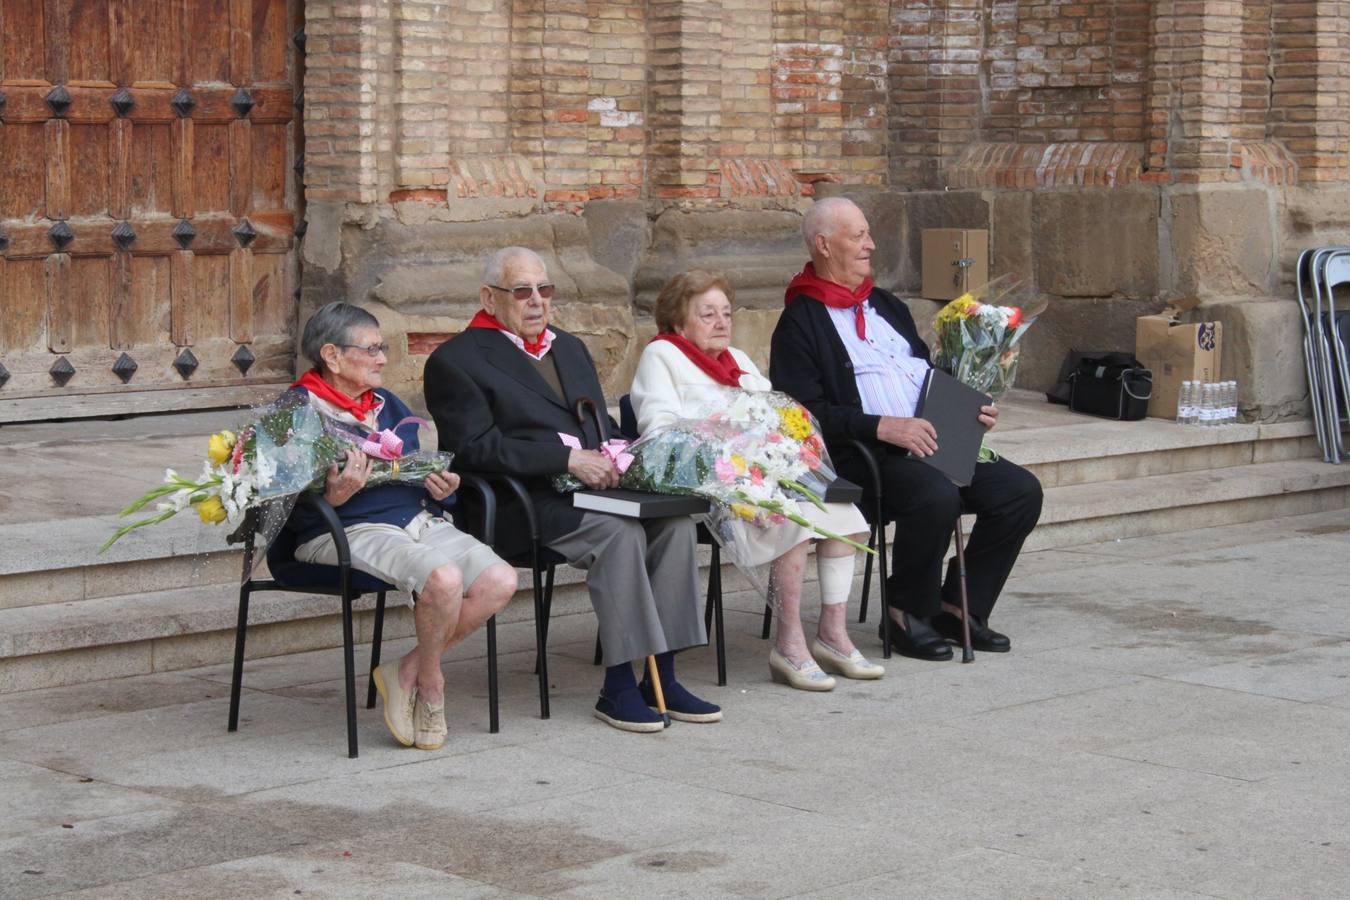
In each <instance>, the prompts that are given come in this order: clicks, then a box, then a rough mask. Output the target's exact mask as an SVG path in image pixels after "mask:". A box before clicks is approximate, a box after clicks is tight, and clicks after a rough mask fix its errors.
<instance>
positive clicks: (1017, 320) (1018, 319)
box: [1008, 306, 1022, 328]
mask: <svg viewBox="0 0 1350 900" xmlns="http://www.w3.org/2000/svg"><path fill="white" fill-rule="evenodd" d="M1021 324H1022V308H1021V307H1020V306H1010V307H1008V327H1009V328H1016V327H1017V326H1018V325H1021Z"/></svg>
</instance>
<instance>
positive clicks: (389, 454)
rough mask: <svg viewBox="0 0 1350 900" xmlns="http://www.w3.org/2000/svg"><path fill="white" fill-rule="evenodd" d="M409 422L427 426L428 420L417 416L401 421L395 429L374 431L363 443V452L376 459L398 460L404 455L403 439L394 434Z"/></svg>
mask: <svg viewBox="0 0 1350 900" xmlns="http://www.w3.org/2000/svg"><path fill="white" fill-rule="evenodd" d="M409 422H416V423H417V424H418V425H426V424H427V420H426V419H419V418H418V417H417V416H407V417H405V418H403V419H400V420H399V421H398V423H397V424H396V425H394V427H393V428H386V429H384V430H383V431H372V432H371V433H370V435H369V436H368V437H367V438H366V439H365V440H364V441H363V442H362V443H361V452H362V453H364V454H365V455H366V456H373V457H375V458H376V459H398V458H399V457H400V456H402V455H403V438H401V437H399V436H398V435H397V434H395V433H394V432H396V431H398V430H399V429H400V428H402V427H403V426H404V425H407V424H408V423H409Z"/></svg>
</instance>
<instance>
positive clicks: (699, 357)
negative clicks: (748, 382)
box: [652, 333, 745, 387]
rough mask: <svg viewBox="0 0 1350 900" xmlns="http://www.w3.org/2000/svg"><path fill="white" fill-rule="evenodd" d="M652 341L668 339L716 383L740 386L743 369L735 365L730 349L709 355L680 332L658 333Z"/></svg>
mask: <svg viewBox="0 0 1350 900" xmlns="http://www.w3.org/2000/svg"><path fill="white" fill-rule="evenodd" d="M652 340H653V341H670V342H671V343H672V344H674V345H675V346H676V347H679V348H680V351H681V352H682V353H683V354H684V355H685V356H687V357H689V361H690V362H691V363H693V364H694V365H696V366H698V367H699V368H700V369H702V370H703V371H704V372H705V373H707V375H708V377H709V378H711V379H712V380H713V381H715V382H717V383H718V384H725V385H726V386H727V387H740V386H741V376H742V375H744V374H745V370H744V369H742V368H741V367H740V366H738V365H736V358H735V357H734V356H732V355H731V351H730V350H723V351H722V352H721V353H719V354H717V355H716V356H709V355H708V354H707V353H704V352H703V351H702V350H700V349H699V348H698V347H697V346H696V345H695V344H694V342H693V341H691V340H689V338H687V337H685V336H684V335H682V334H668V333H662V334H658V335H657V336H656V337H654V338H652Z"/></svg>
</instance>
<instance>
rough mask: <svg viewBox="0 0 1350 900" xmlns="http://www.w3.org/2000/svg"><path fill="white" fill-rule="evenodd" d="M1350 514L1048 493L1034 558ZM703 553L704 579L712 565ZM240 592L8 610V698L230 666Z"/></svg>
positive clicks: (259, 648) (270, 601)
mask: <svg viewBox="0 0 1350 900" xmlns="http://www.w3.org/2000/svg"><path fill="white" fill-rule="evenodd" d="M1348 505H1350V466H1328V465H1325V464H1323V463H1321V462H1316V461H1312V462H1310V461H1306V460H1295V461H1281V462H1267V463H1256V464H1250V465H1246V466H1239V467H1229V468H1225V469H1217V470H1211V471H1204V472H1182V473H1172V474H1167V475H1152V476H1145V477H1141V478H1132V479H1128V480H1123V481H1116V482H1094V483H1087V484H1076V485H1062V486H1058V487H1052V488H1048V489H1047V490H1046V506H1045V511H1044V513H1043V515H1042V519H1041V523H1040V525H1039V526H1038V527H1037V529H1036V531H1035V532H1033V534H1032V536H1031V538H1030V540H1029V541H1028V544H1027V550H1028V551H1032V550H1044V549H1051V548H1062V547H1073V546H1082V545H1084V544H1089V543H1096V542H1099V541H1110V540H1114V539H1120V538H1127V537H1138V536H1143V535H1152V534H1164V533H1171V532H1185V531H1188V530H1190V529H1193V528H1200V527H1205V526H1210V525H1219V524H1234V523H1239V522H1248V521H1255V520H1258V519H1269V518H1276V517H1282V516H1291V515H1302V514H1306V513H1313V512H1322V511H1326V510H1329V509H1342V508H1345V507H1346V506H1348ZM702 549H703V558H702V560H701V564H702V566H703V568H704V571H703V577H704V579H706V567H707V564H708V556H707V549H706V548H702ZM812 568H813V567H808V569H812ZM859 571H861V564H860V565H859ZM520 576H521V590H520V592H519V593H518V594H517V596H516V599H515V600H514V601H513V602H512V604H511V605H510V606H509V607H508V608H507V609H506V610H505V611H504V612H503V614H502V616H501V621H502V622H503V623H509V622H516V621H528V620H530V618H531V616H532V614H533V611H532V607H531V602H530V592H529V579H528V573H527V572H521V573H520ZM723 578H724V585H725V590H727V591H728V592H731V591H736V590H743V589H745V587H746V586H747V585H746V582H745V579H744V578H743V577H742V576H740V575H739V573H736V572H735V571H734V570H733V569H731V568H730V567H729V566H728V567H726V568H725V571H724V576H723ZM808 580H810V575H809V574H808ZM236 583H237V581H233V582H230V583H224V584H204V585H199V586H196V587H189V588H178V589H173V590H159V591H142V592H136V593H127V594H120V595H114V596H101V597H95V598H90V599H85V600H81V601H74V602H61V603H49V604H42V605H37V604H34V605H25V606H16V607H12V608H10V609H5V610H0V693H3V692H8V691H17V690H30V689H34V688H38V687H46V686H53V685H58V684H70V683H78V682H82V681H86V680H90V679H95V678H111V677H118V676H122V675H131V674H144V673H148V672H161V671H171V670H175V669H182V668H189V667H192V666H200V665H208V664H214V663H222V662H226V661H228V660H229V659H230V658H231V655H232V653H233V646H234V644H233V642H234V634H233V628H234V621H235V614H236V609H237V592H236V590H235V587H234V585H235V584H236ZM372 604H373V598H370V597H367V598H363V599H362V600H361V601H360V603H359V605H358V609H359V610H361V612H360V614H359V615H358V618H357V636H358V640H359V641H362V642H364V641H368V640H369V639H370V634H371V628H372V618H373V617H372V615H371V614H370V612H369V610H370V608H371V606H372ZM554 607H555V615H558V616H562V615H569V614H574V613H580V612H585V611H587V610H589V602H588V600H587V598H586V594H585V590H584V575H583V573H581V572H579V571H577V570H575V569H572V568H571V567H568V566H561V567H559V568H558V570H557V578H556V586H555V601H554ZM390 609H391V610H392V612H391V615H390V618H389V620H388V625H387V629H388V630H387V631H386V634H387V636H388V637H390V638H391V639H392V638H395V637H405V636H407V635H409V634H411V628H412V624H411V619H410V618H409V617H408V615H407V612H406V607H404V606H403V605H402V600H401V597H399V596H398V595H394V596H392V597H391V598H390ZM250 622H251V625H250V635H249V645H248V647H249V656H250V657H263V656H273V655H278V654H284V653H292V652H297V651H301V650H308V649H315V648H320V647H333V646H337V645H338V644H339V643H340V637H341V629H340V625H339V616H338V606H337V601H336V600H335V599H334V598H331V597H321V596H308V595H295V594H279V593H263V594H258V595H256V596H255V598H254V600H253V602H252V605H251V615H250Z"/></svg>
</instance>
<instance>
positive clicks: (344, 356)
mask: <svg viewBox="0 0 1350 900" xmlns="http://www.w3.org/2000/svg"><path fill="white" fill-rule="evenodd" d="M384 346H385V344H384V338H383V337H381V336H380V329H378V328H375V327H373V326H370V325H365V326H361V327H359V328H352V329H350V330H349V331H348V332H347V340H346V343H345V344H325V345H324V347H323V349H322V350H320V351H319V352H320V354H321V355H322V356H323V359H324V363H325V364H326V365H325V367H324V368H325V371H324V380H326V381H327V382H328V383H329V384H331V385H333V387H335V388H337V389H338V390H340V391H342V392H343V393H344V394H346V395H347V396H349V397H356V396H359V395H361V394H363V393H365V392H366V391H368V390H371V389H372V388H377V387H379V386H380V385H381V384H383V383H384V367H385V364H386V363H387V362H389V359H388V357H387V356H386V355H385V350H384ZM371 349H374V350H375V353H374V354H371V352H370V350H371Z"/></svg>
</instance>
